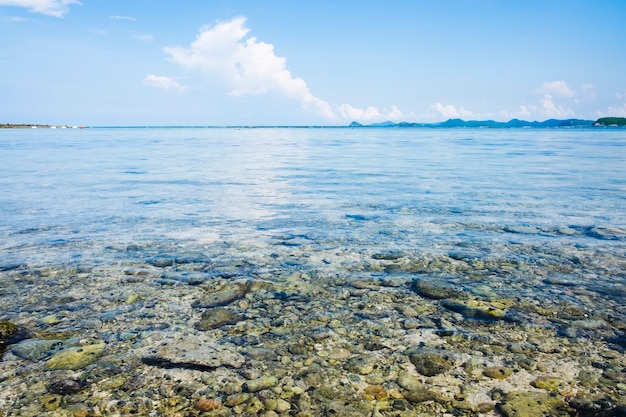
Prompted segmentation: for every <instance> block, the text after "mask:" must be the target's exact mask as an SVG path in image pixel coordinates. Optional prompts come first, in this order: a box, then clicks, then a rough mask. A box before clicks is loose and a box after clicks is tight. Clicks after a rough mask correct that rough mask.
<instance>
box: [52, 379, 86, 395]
mask: <svg viewBox="0 0 626 417" xmlns="http://www.w3.org/2000/svg"><path fill="white" fill-rule="evenodd" d="M82 388H83V383H82V382H81V381H80V380H78V379H73V378H68V379H57V380H54V381H52V382H50V385H48V391H50V392H51V393H54V394H61V395H68V394H75V393H77V392H78V391H80V390H81V389H82Z"/></svg>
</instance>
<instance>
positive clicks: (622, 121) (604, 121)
mask: <svg viewBox="0 0 626 417" xmlns="http://www.w3.org/2000/svg"><path fill="white" fill-rule="evenodd" d="M594 126H626V117H602V118H600V119H598V120H596V122H595V123H594Z"/></svg>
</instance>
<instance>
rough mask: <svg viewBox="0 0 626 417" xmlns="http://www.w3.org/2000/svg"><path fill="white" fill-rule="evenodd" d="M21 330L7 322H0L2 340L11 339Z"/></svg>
mask: <svg viewBox="0 0 626 417" xmlns="http://www.w3.org/2000/svg"><path fill="white" fill-rule="evenodd" d="M18 330H19V328H18V327H17V326H16V325H15V324H13V323H11V322H10V321H7V320H0V340H6V339H9V338H10V337H11V336H13V335H15V334H16V333H17V332H18Z"/></svg>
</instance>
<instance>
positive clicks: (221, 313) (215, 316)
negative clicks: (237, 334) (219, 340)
mask: <svg viewBox="0 0 626 417" xmlns="http://www.w3.org/2000/svg"><path fill="white" fill-rule="evenodd" d="M243 319H244V317H243V316H241V315H239V314H236V313H233V312H231V311H229V310H227V309H225V308H224V307H216V308H212V309H209V310H206V311H205V312H204V313H202V318H201V320H200V321H199V322H198V323H196V326H195V327H196V329H198V330H211V329H217V328H219V327H222V326H226V325H228V324H235V323H237V322H238V321H241V320H243Z"/></svg>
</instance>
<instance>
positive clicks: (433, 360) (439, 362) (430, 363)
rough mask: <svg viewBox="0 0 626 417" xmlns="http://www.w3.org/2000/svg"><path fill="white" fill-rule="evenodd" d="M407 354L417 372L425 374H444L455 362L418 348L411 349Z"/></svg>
mask: <svg viewBox="0 0 626 417" xmlns="http://www.w3.org/2000/svg"><path fill="white" fill-rule="evenodd" d="M407 356H408V357H409V360H410V361H411V363H412V364H413V365H415V369H416V370H417V372H419V373H420V374H422V375H424V376H435V375H439V374H442V373H444V372H446V371H448V370H450V369H451V368H452V365H453V362H452V361H451V360H450V359H449V358H448V357H445V356H442V355H439V354H437V353H430V352H421V351H419V350H418V349H409V350H408V351H407Z"/></svg>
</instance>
